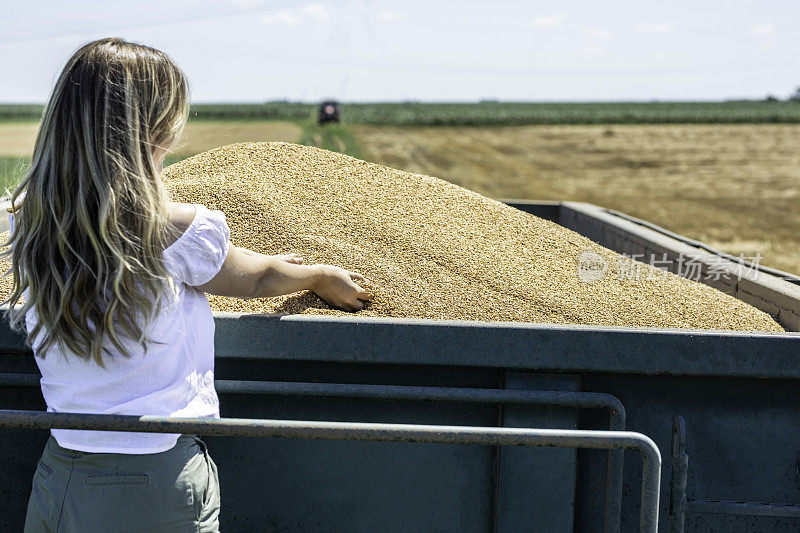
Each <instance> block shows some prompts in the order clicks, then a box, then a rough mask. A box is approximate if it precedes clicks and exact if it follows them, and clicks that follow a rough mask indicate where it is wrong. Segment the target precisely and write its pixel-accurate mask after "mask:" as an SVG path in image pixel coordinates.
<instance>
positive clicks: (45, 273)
mask: <svg viewBox="0 0 800 533" xmlns="http://www.w3.org/2000/svg"><path fill="white" fill-rule="evenodd" d="M188 113H189V87H188V83H187V80H186V77H185V76H184V75H183V73H182V72H181V70H180V69H179V68H178V66H177V65H176V64H175V63H174V62H173V61H172V60H171V59H170V58H169V57H168V56H167V55H166V54H165V53H163V52H161V51H159V50H156V49H154V48H150V47H148V46H144V45H141V44H136V43H131V42H128V41H125V40H123V39H119V38H107V39H100V40H97V41H93V42H90V43H87V44H85V45H84V46H82V47H81V48H80V49H78V50H77V52H75V53H74V54H73V55H72V57H71V58H70V59H69V60H68V62H67V64H66V66H65V67H64V69H63V71H62V72H61V74H60V76H59V78H58V81H57V82H56V85H55V88H54V89H53V92H52V94H51V96H50V98H49V100H48V102H47V104H46V106H45V109H44V112H43V115H42V122H41V125H40V127H39V131H38V134H37V137H36V143H35V146H34V150H33V158H32V163H31V168H30V170H29V171H28V173H27V175H26V176H25V178H24V179H23V180H22V183H20V185H19V187H18V188H17V189H16V190H15V191H14V193H13V195H12V199H11V205H12V207H11V208H10V210H11V211H12V213H13V214H14V229H13V232H12V233H11V235H10V237H9V241H8V242H7V243H6V244H7V245H8V246H9V248H8V251H7V252H6V255H7V256H10V258H11V264H12V267H11V273H12V274H13V291H12V293H11V296H10V297H9V298H8V300H6V301H5V302H4V304H8V309H7V311H6V314H7V317H8V319H9V322H10V324H11V326H12V328H14V329H15V330H17V331H23V332H24V331H25V315H26V313H27V312H28V311H29V310H34V311H35V313H36V317H37V323H36V325H35V327H33V328H32V330H31V331H30V332H28V336H27V343H28V345H29V346H33V344H34V342H36V341H38V349H37V355H38V356H41V357H44V356H45V355H46V353H47V351H48V350H49V349H50V348H52V347H53V346H54V345H58V346H60V347H61V348H62V349H64V350H66V351H69V352H72V353H74V354H76V355H78V356H80V357H83V358H84V359H86V360H89V359H90V358H92V359H94V360H95V361H96V362H97V364H98V365H100V366H101V367H103V368H105V365H104V363H103V354H104V353H107V354H110V353H111V352H110V351H109V349H108V348H107V347H105V340H106V339H108V340H109V341H110V343H111V345H112V346H113V348H114V351H116V352H119V353H120V354H122V355H123V356H125V357H129V356H130V353H129V351H128V349H127V348H126V346H125V342H124V341H125V340H126V339H127V340H133V341H135V342H136V343H138V344H139V345H141V346H142V347H143V349H144V350H145V351H146V350H147V345H148V343H149V342H150V340H149V339H148V338H147V335H146V330H147V328H148V327H149V326H150V325H151V324H152V322H153V320H154V319H155V316H156V314H157V312H158V311H159V309H160V308H161V306H162V304H163V303H164V302H165V298H166V297H168V296H169V295H170V294H172V293H171V291H174V290H175V287H174V284H173V282H172V279H171V277H170V276H169V275H168V273H167V271H166V269H165V265H164V263H163V260H162V252H163V250H164V249H165V247H166V246H167V245H168V244H169V243H170V242H172V240H174V238H175V235H173V234H172V233H173V230H171V229H170V226H169V225H168V223H167V216H166V209H167V197H166V192H165V191H164V188H163V186H162V183H161V178H160V177H159V169H158V168H156V162H155V161H154V158H153V151H154V149H156V148H157V147H160V148H162V149H165V150H168V149H169V147H170V146H172V144H173V143H174V142H175V141H176V140H177V139H178V138H179V137H180V134H181V132H182V130H183V128H184V125H185V124H186V120H187V118H188ZM165 289H167V290H165ZM21 300H24V303H20V302H21Z"/></svg>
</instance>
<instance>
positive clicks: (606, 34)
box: [586, 28, 614, 41]
mask: <svg viewBox="0 0 800 533" xmlns="http://www.w3.org/2000/svg"><path fill="white" fill-rule="evenodd" d="M586 35H587V36H589V37H591V38H592V39H597V40H598V41H610V40H611V39H613V38H614V33H613V32H611V31H609V30H605V29H603V28H590V29H588V30H586Z"/></svg>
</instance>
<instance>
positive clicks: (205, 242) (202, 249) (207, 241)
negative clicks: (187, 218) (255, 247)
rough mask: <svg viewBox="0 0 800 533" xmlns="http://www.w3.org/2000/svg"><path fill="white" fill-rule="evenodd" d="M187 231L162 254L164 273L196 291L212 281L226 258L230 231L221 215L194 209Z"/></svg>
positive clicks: (202, 209) (217, 212) (206, 210)
mask: <svg viewBox="0 0 800 533" xmlns="http://www.w3.org/2000/svg"><path fill="white" fill-rule="evenodd" d="M195 208H196V211H195V215H194V219H193V220H192V223H191V224H190V225H189V227H188V228H187V229H186V231H185V232H184V233H183V235H181V236H180V237H178V240H176V241H175V242H174V243H172V244H171V245H170V246H169V247H167V249H166V250H164V263H165V266H166V268H167V271H168V272H169V273H170V274H171V275H172V276H173V277H174V278H175V280H176V281H179V282H183V283H185V284H187V285H190V286H193V287H196V286H197V285H202V284H204V283H207V282H209V281H211V279H212V278H213V277H214V276H216V275H217V273H218V272H219V271H220V269H222V263H223V262H225V258H226V257H227V256H228V250H229V249H230V243H231V231H230V229H229V228H228V223H227V222H226V221H225V214H224V213H223V212H222V211H211V210H209V209H208V208H206V207H205V206H202V205H196V206H195Z"/></svg>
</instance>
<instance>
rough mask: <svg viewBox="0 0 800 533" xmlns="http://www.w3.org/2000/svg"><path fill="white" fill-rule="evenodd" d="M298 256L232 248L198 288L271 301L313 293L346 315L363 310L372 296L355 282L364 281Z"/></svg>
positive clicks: (209, 291)
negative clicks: (306, 262)
mask: <svg viewBox="0 0 800 533" xmlns="http://www.w3.org/2000/svg"><path fill="white" fill-rule="evenodd" d="M301 262H302V259H300V258H299V257H297V256H292V255H289V256H274V255H264V254H260V253H256V252H253V251H250V250H247V249H245V248H239V247H237V246H233V245H231V247H230V250H229V251H228V255H227V257H226V258H225V262H224V263H223V264H222V269H221V270H220V271H219V273H218V274H217V275H216V276H214V278H213V279H211V281H209V282H207V283H205V284H203V285H200V286H198V287H197V288H198V289H200V290H201V291H203V292H207V293H210V294H217V295H220V296H232V297H236V298H269V297H272V296H280V295H282V294H290V293H293V292H297V291H303V290H311V291H314V292H315V293H316V294H317V295H318V296H319V297H320V298H322V299H323V300H325V301H326V302H328V303H329V304H330V305H332V306H334V307H339V308H341V309H345V310H347V311H358V310H360V309H363V308H364V303H365V301H369V300H371V299H372V294H370V292H369V291H367V290H365V289H363V288H362V287H360V286H359V285H358V284H356V280H360V281H363V280H364V277H363V276H361V275H360V274H357V273H355V272H349V271H347V270H345V269H343V268H339V267H335V266H333V265H303V264H299V263H301Z"/></svg>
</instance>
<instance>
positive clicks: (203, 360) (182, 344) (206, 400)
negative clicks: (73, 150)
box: [26, 205, 230, 454]
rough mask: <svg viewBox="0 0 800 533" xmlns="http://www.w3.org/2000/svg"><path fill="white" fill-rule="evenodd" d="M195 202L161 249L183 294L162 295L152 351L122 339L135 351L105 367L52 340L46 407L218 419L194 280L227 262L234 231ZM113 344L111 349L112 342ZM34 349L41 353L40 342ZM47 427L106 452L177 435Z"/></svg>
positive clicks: (43, 367) (209, 331)
mask: <svg viewBox="0 0 800 533" xmlns="http://www.w3.org/2000/svg"><path fill="white" fill-rule="evenodd" d="M195 207H196V213H195V216H194V219H193V220H192V223H191V224H190V226H189V227H188V229H187V230H186V231H185V232H184V233H183V235H181V236H180V237H179V238H178V240H176V241H175V242H174V243H172V245H170V246H169V247H168V248H167V249H166V250H164V254H163V257H164V261H165V264H166V267H167V270H168V271H169V273H170V274H171V275H172V276H173V277H174V279H175V285H176V286H177V289H178V295H177V298H176V299H175V300H173V301H172V302H169V300H170V299H169V298H167V299H165V303H164V304H163V307H162V309H161V311H159V313H158V316H157V318H156V320H155V321H154V323H153V324H152V326H151V328H150V329H149V330H148V332H149V334H148V337H149V338H150V339H151V340H152V341H153V342H151V343H150V344H149V345H148V350H147V353H144V351H143V350H142V348H141V346H139V345H137V344H136V343H134V342H132V341H131V342H130V343H128V342H125V345H126V347H130V349H129V353H130V357H129V358H128V357H124V356H121V355H114V356H108V355H104V356H103V361H104V363H105V365H106V368H105V369H103V368H101V367H100V366H98V365H97V363H95V362H94V360H92V359H89V360H86V359H83V358H80V357H76V356H75V355H74V354H70V353H67V354H64V353H63V352H62V351H61V350H60V349H59V347H57V346H53V347H52V348H51V349H50V350H49V351H48V353H47V356H46V357H45V358H43V359H42V358H40V357H36V363H37V364H38V365H39V370H40V371H41V373H42V379H41V385H42V395H43V396H44V399H45V402H46V403H47V410H48V411H50V412H57V413H97V414H119V415H157V416H176V417H189V418H198V417H208V418H219V400H218V398H217V393H216V390H215V389H214V319H213V317H212V316H211V308H210V307H209V305H208V300H207V299H206V297H205V294H204V293H202V292H201V291H199V290H197V289H195V288H193V287H194V286H197V285H202V284H204V283H206V282H208V281H210V280H211V278H213V277H214V276H215V275H216V274H217V273H218V272H219V271H220V269H221V268H222V263H223V261H225V257H226V256H227V254H228V250H229V247H230V230H229V229H228V225H227V223H226V222H225V215H224V214H223V213H222V212H221V211H210V210H209V209H207V208H206V207H204V206H202V205H196V206H195ZM35 321H36V314H35V312H34V311H33V310H31V311H29V312H28V314H27V316H26V323H27V327H28V331H29V332H30V331H31V328H32V327H33V325H34V324H35ZM108 346H109V349H110V351H111V353H114V352H115V350H114V349H113V346H112V345H111V344H110V343H108ZM33 350H34V354H36V352H37V345H36V343H34V346H33ZM65 355H66V358H65ZM50 431H51V433H52V434H53V436H54V437H55V439H56V441H58V444H59V445H61V446H63V447H64V448H71V449H73V450H81V451H86V452H105V453H138V454H143V453H158V452H163V451H166V450H169V449H170V448H172V447H174V446H175V443H176V442H177V440H178V437H179V435H180V434H178V433H134V432H119V431H93V430H72V429H51V430H50Z"/></svg>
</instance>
